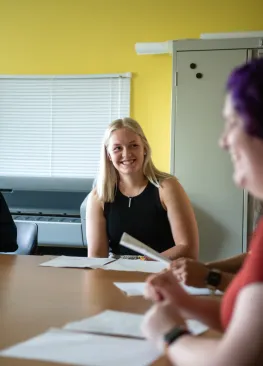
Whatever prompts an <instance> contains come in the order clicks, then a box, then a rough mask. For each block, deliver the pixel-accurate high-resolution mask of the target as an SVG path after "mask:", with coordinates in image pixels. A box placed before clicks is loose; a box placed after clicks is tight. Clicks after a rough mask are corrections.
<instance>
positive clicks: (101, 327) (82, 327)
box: [64, 310, 208, 338]
mask: <svg viewBox="0 0 263 366" xmlns="http://www.w3.org/2000/svg"><path fill="white" fill-rule="evenodd" d="M143 317H144V315H140V314H132V313H124V312H120V311H113V310H106V311H103V312H102V313H100V314H98V315H95V316H92V317H90V318H87V319H83V320H81V321H78V322H74V323H69V324H67V325H66V326H65V327H64V329H67V330H72V331H79V332H93V333H99V334H111V335H122V336H127V337H136V338H143V335H142V332H141V324H142V321H143ZM187 326H188V328H189V330H190V331H191V332H192V333H193V334H194V335H198V334H202V333H203V332H205V331H207V329H208V327H207V326H206V325H204V324H202V323H200V322H199V321H197V320H187Z"/></svg>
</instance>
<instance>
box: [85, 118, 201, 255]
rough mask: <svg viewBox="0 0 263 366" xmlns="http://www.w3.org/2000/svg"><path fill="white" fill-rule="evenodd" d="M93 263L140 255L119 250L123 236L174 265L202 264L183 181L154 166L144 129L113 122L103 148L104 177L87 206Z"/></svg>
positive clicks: (132, 123) (130, 122)
mask: <svg viewBox="0 0 263 366" xmlns="http://www.w3.org/2000/svg"><path fill="white" fill-rule="evenodd" d="M86 232H87V242H88V256H89V257H108V255H109V252H112V253H113V254H116V255H138V253H135V252H134V251H131V250H129V249H127V248H124V247H122V246H120V245H119V242H120V238H121V236H122V234H123V232H126V233H128V234H130V235H132V236H133V237H135V238H136V239H138V240H140V241H142V242H143V243H145V244H147V245H148V246H150V247H151V248H153V249H155V250H156V251H158V252H159V253H162V254H163V255H164V256H166V257H168V258H170V259H177V258H180V257H188V258H192V259H197V256H198V247H199V242H198V229H197V224H196V220H195V216H194V212H193V209H192V206H191V204H190V202H189V199H188V197H187V195H186V193H185V191H184V190H183V188H182V186H181V185H180V183H179V182H178V180H177V179H176V178H175V177H173V176H171V175H170V174H167V173H164V172H161V171H159V170H158V169H157V168H156V167H155V166H154V164H153V162H152V158H151V148H150V146H149V143H148V141H147V139H146V137H145V135H144V133H143V130H142V128H141V127H140V125H139V124H138V123H137V122H136V121H134V120H133V119H131V118H123V119H118V120H116V121H114V122H112V123H111V124H110V125H109V127H108V129H107V130H106V133H105V138H104V141H103V145H102V154H101V163H100V169H99V174H98V177H97V180H96V183H95V186H94V189H93V190H92V192H91V193H90V194H89V197H88V200H87V230H86Z"/></svg>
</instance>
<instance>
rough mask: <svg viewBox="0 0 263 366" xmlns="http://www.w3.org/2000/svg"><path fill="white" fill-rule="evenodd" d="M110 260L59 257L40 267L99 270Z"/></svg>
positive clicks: (110, 259)
mask: <svg viewBox="0 0 263 366" xmlns="http://www.w3.org/2000/svg"><path fill="white" fill-rule="evenodd" d="M112 260H113V259H112V258H87V257H67V256H64V255H62V256H60V257H56V258H54V259H51V260H50V261H48V262H44V263H41V264H40V266H42V267H57V268H59V267H70V268H101V267H102V266H103V265H104V264H106V263H109V262H111V261H112Z"/></svg>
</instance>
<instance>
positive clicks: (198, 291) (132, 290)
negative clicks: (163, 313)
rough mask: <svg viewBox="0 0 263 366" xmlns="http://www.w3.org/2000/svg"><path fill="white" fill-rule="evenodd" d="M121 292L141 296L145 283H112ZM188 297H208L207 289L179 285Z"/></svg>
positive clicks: (219, 292)
mask: <svg viewBox="0 0 263 366" xmlns="http://www.w3.org/2000/svg"><path fill="white" fill-rule="evenodd" d="M114 285H115V286H117V287H118V288H119V289H120V290H121V291H123V292H125V294H126V295H127V296H142V295H143V294H144V292H145V286H146V283H145V282H114ZM181 286H183V288H184V289H185V291H186V292H188V293H189V294H190V295H200V296H201V295H210V291H209V289H207V288H196V287H190V286H186V285H183V284H182V285H181ZM215 295H222V292H221V291H216V292H215Z"/></svg>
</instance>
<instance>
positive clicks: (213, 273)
mask: <svg viewBox="0 0 263 366" xmlns="http://www.w3.org/2000/svg"><path fill="white" fill-rule="evenodd" d="M221 278H222V274H221V271H219V270H218V269H210V271H209V273H208V275H207V277H206V286H207V287H208V288H209V290H211V291H212V292H215V291H216V290H217V288H218V286H219V285H220V283H221Z"/></svg>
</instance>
